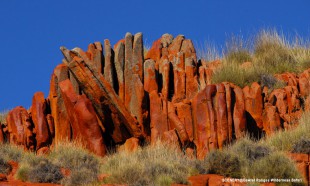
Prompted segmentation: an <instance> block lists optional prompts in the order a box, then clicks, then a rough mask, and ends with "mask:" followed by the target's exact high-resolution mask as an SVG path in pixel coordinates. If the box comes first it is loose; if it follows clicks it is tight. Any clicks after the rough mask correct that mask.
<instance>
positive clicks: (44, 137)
mask: <svg viewBox="0 0 310 186" xmlns="http://www.w3.org/2000/svg"><path fill="white" fill-rule="evenodd" d="M31 118H32V121H33V124H34V131H35V134H36V142H37V147H36V149H37V150H39V149H40V148H42V147H46V146H48V145H50V144H51V142H52V139H51V133H50V131H49V127H48V123H47V103H46V100H45V98H44V94H43V93H42V92H37V93H35V94H34V96H33V98H32V106H31Z"/></svg>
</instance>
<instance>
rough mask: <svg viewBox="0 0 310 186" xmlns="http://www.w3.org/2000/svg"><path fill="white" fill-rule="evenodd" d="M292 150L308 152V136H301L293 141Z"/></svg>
mask: <svg viewBox="0 0 310 186" xmlns="http://www.w3.org/2000/svg"><path fill="white" fill-rule="evenodd" d="M292 152H294V153H304V154H310V138H308V139H306V138H301V139H300V140H299V141H297V142H296V143H294V144H293V150H292Z"/></svg>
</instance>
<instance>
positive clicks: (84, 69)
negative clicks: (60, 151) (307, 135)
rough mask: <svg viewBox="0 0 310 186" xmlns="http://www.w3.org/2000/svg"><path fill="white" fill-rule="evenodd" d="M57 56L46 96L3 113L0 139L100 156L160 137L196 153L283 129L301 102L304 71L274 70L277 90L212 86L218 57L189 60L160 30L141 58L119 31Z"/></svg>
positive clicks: (137, 42)
mask: <svg viewBox="0 0 310 186" xmlns="http://www.w3.org/2000/svg"><path fill="white" fill-rule="evenodd" d="M61 52H62V53H63V55H64V59H63V60H62V64H60V65H58V66H57V67H56V68H55V69H54V71H53V73H52V76H51V81H50V92H49V95H48V97H47V98H44V95H43V93H40V92H39V93H36V94H35V95H34V97H33V103H32V106H31V108H30V110H29V111H27V110H26V109H24V108H22V107H16V108H15V109H13V110H12V111H10V113H9V115H8V118H7V123H6V125H3V127H2V126H0V142H2V141H5V140H6V141H9V142H10V143H15V144H18V145H23V146H25V148H26V149H30V150H37V151H40V152H41V151H42V152H43V151H44V152H45V151H46V150H47V149H48V147H50V146H53V145H57V144H58V142H60V141H62V140H81V142H82V143H83V144H84V145H85V146H86V147H87V148H88V149H89V150H90V151H92V152H94V153H96V154H98V155H101V156H104V155H105V154H106V151H107V149H119V150H126V151H133V150H135V149H137V148H138V146H139V145H141V144H145V143H151V144H154V143H155V142H156V141H157V140H162V141H166V142H168V143H172V144H174V145H176V146H178V147H180V150H182V151H183V152H184V153H186V154H188V155H190V156H196V157H198V158H203V157H205V155H206V154H207V153H208V152H209V151H210V150H213V149H218V148H220V149H221V148H223V147H224V146H225V145H227V144H230V143H231V142H233V141H234V140H236V139H240V138H242V137H243V136H244V135H245V134H246V133H249V134H250V135H251V136H253V137H256V138H260V137H262V136H263V135H267V136H268V135H272V134H273V133H274V132H275V131H277V130H282V129H289V128H291V127H293V126H295V125H297V121H298V119H299V118H300V116H301V113H302V112H303V110H304V109H306V110H307V109H308V110H309V108H310V99H309V98H308V95H309V93H310V87H309V85H310V70H305V71H304V72H303V73H301V74H299V75H298V74H292V73H284V74H277V75H275V77H276V78H278V79H280V80H282V81H284V82H286V84H287V86H286V87H284V88H281V89H276V90H273V91H268V88H267V87H261V85H260V84H259V83H258V82H254V83H252V84H251V85H250V86H246V87H238V86H236V85H234V84H232V83H229V82H223V83H219V84H212V83H211V80H212V74H213V72H214V71H215V70H216V69H218V68H221V66H222V63H221V62H220V61H218V60H217V61H213V62H207V61H204V60H198V59H197V56H196V51H195V48H194V45H193V43H192V41H191V40H189V39H186V38H185V37H184V36H183V35H179V36H177V37H175V38H174V37H173V36H172V35H169V34H164V35H163V36H162V37H161V38H159V39H158V40H156V41H155V42H154V43H153V46H152V47H151V48H150V50H149V51H148V52H147V53H146V55H144V47H143V37H142V34H141V33H137V34H135V35H132V34H130V33H127V34H126V35H125V38H124V39H121V40H120V41H119V42H117V43H116V44H115V45H114V47H113V48H112V46H111V43H110V41H109V40H104V42H103V45H102V44H101V43H100V42H95V43H92V44H90V45H89V46H88V49H87V51H83V50H82V49H80V48H74V49H72V50H68V49H66V48H65V47H61ZM247 65H251V63H248V64H247ZM244 68H247V67H246V66H245V65H244ZM40 149H41V150H40Z"/></svg>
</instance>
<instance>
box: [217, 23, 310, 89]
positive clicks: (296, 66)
mask: <svg viewBox="0 0 310 186" xmlns="http://www.w3.org/2000/svg"><path fill="white" fill-rule="evenodd" d="M223 53H224V57H223V58H222V59H221V61H222V62H223V67H222V68H220V69H218V70H217V71H215V73H214V75H213V77H212V82H213V83H221V82H223V81H230V82H232V83H235V84H237V85H239V86H241V87H244V86H246V85H249V84H250V83H252V82H254V81H256V82H259V83H261V84H263V86H267V87H268V88H269V89H275V88H279V87H283V86H285V85H284V84H283V82H279V81H277V80H275V78H271V77H273V76H274V75H275V74H279V73H284V72H292V73H300V72H302V71H303V70H305V69H308V68H310V45H309V41H308V40H306V39H301V38H300V37H298V36H296V37H295V40H294V39H291V38H289V37H287V36H285V35H284V34H283V33H279V32H278V31H276V30H275V29H265V30H261V31H260V32H259V33H258V34H257V35H256V36H255V37H254V39H251V40H250V39H248V40H244V39H243V38H242V37H241V36H232V37H231V38H230V40H229V41H228V42H227V43H226V49H225V51H224V52H223ZM247 61H249V62H251V64H252V65H251V66H250V67H247V68H244V67H242V63H243V62H247Z"/></svg>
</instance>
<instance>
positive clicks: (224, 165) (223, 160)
mask: <svg viewBox="0 0 310 186" xmlns="http://www.w3.org/2000/svg"><path fill="white" fill-rule="evenodd" d="M205 161H206V165H207V168H208V173H209V174H220V175H223V176H226V177H233V178H241V163H240V159H239V158H238V156H237V155H235V154H234V153H231V152H229V151H221V150H215V151H212V152H210V153H209V154H208V155H207V157H206V160H205Z"/></svg>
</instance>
